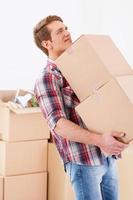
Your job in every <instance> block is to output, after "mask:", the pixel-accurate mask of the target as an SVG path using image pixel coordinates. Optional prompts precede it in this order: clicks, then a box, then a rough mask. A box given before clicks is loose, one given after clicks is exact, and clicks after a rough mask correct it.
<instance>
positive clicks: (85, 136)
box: [55, 118, 101, 145]
mask: <svg viewBox="0 0 133 200" xmlns="http://www.w3.org/2000/svg"><path fill="white" fill-rule="evenodd" d="M55 132H56V133H57V134H58V135H60V136H62V137H63V138H66V139H68V140H71V141H75V142H80V143H84V144H93V145H98V142H99V139H100V137H101V136H100V135H99V134H97V133H92V132H89V131H88V130H86V129H84V128H82V127H80V126H79V125H77V124H75V123H73V122H71V121H70V120H67V119H65V118H61V119H59V120H58V122H57V125H56V128H55Z"/></svg>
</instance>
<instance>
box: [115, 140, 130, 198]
mask: <svg viewBox="0 0 133 200" xmlns="http://www.w3.org/2000/svg"><path fill="white" fill-rule="evenodd" d="M118 169H119V184H120V199H121V200H126V199H127V200H132V199H133V187H132V185H133V184H132V181H133V144H130V146H129V148H128V149H126V150H125V151H124V152H123V154H122V159H119V160H118Z"/></svg>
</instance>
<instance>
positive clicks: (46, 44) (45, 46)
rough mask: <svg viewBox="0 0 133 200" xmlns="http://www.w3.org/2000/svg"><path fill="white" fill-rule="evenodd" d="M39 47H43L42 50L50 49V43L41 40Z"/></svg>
mask: <svg viewBox="0 0 133 200" xmlns="http://www.w3.org/2000/svg"><path fill="white" fill-rule="evenodd" d="M41 45H42V46H43V47H44V48H46V49H51V42H50V40H46V41H45V40H43V41H42V42H41Z"/></svg>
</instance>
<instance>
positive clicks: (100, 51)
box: [55, 35, 133, 101]
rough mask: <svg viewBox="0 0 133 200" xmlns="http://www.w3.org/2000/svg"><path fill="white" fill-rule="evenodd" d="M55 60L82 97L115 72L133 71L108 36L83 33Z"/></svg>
mask: <svg viewBox="0 0 133 200" xmlns="http://www.w3.org/2000/svg"><path fill="white" fill-rule="evenodd" d="M55 63H56V64H57V66H58V67H59V69H60V70H61V72H62V73H63V75H64V76H65V78H66V79H67V80H68V82H69V84H70V86H71V87H72V88H73V90H74V91H75V93H76V95H77V96H78V98H79V99H80V101H83V100H84V99H86V98H87V97H88V96H90V95H91V94H92V93H94V92H95V91H96V90H97V89H99V88H100V87H101V86H102V85H104V84H105V83H107V82H108V81H109V80H110V79H111V78H112V77H114V76H122V75H130V74H132V75H133V70H132V69H131V68H130V66H129V64H128V63H127V61H126V60H125V59H124V57H123V56H122V54H121V53H120V51H119V50H118V48H117V47H116V46H115V44H114V43H113V41H112V39H111V38H110V37H109V36H105V35H82V36H81V37H79V38H78V39H77V40H76V41H75V42H74V43H73V44H72V46H71V47H69V48H68V49H67V50H66V51H65V52H64V53H63V54H62V55H61V56H59V57H58V58H57V59H56V60H55Z"/></svg>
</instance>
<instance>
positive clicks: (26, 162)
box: [0, 140, 47, 176]
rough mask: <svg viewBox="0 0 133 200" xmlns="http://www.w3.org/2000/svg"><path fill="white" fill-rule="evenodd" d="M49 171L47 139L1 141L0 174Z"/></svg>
mask: <svg viewBox="0 0 133 200" xmlns="http://www.w3.org/2000/svg"><path fill="white" fill-rule="evenodd" d="M43 171H47V140H38V141H37V140H35V141H25V142H4V141H0V174H2V175H5V176H9V175H10V176H11V175H19V174H28V173H37V172H43Z"/></svg>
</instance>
